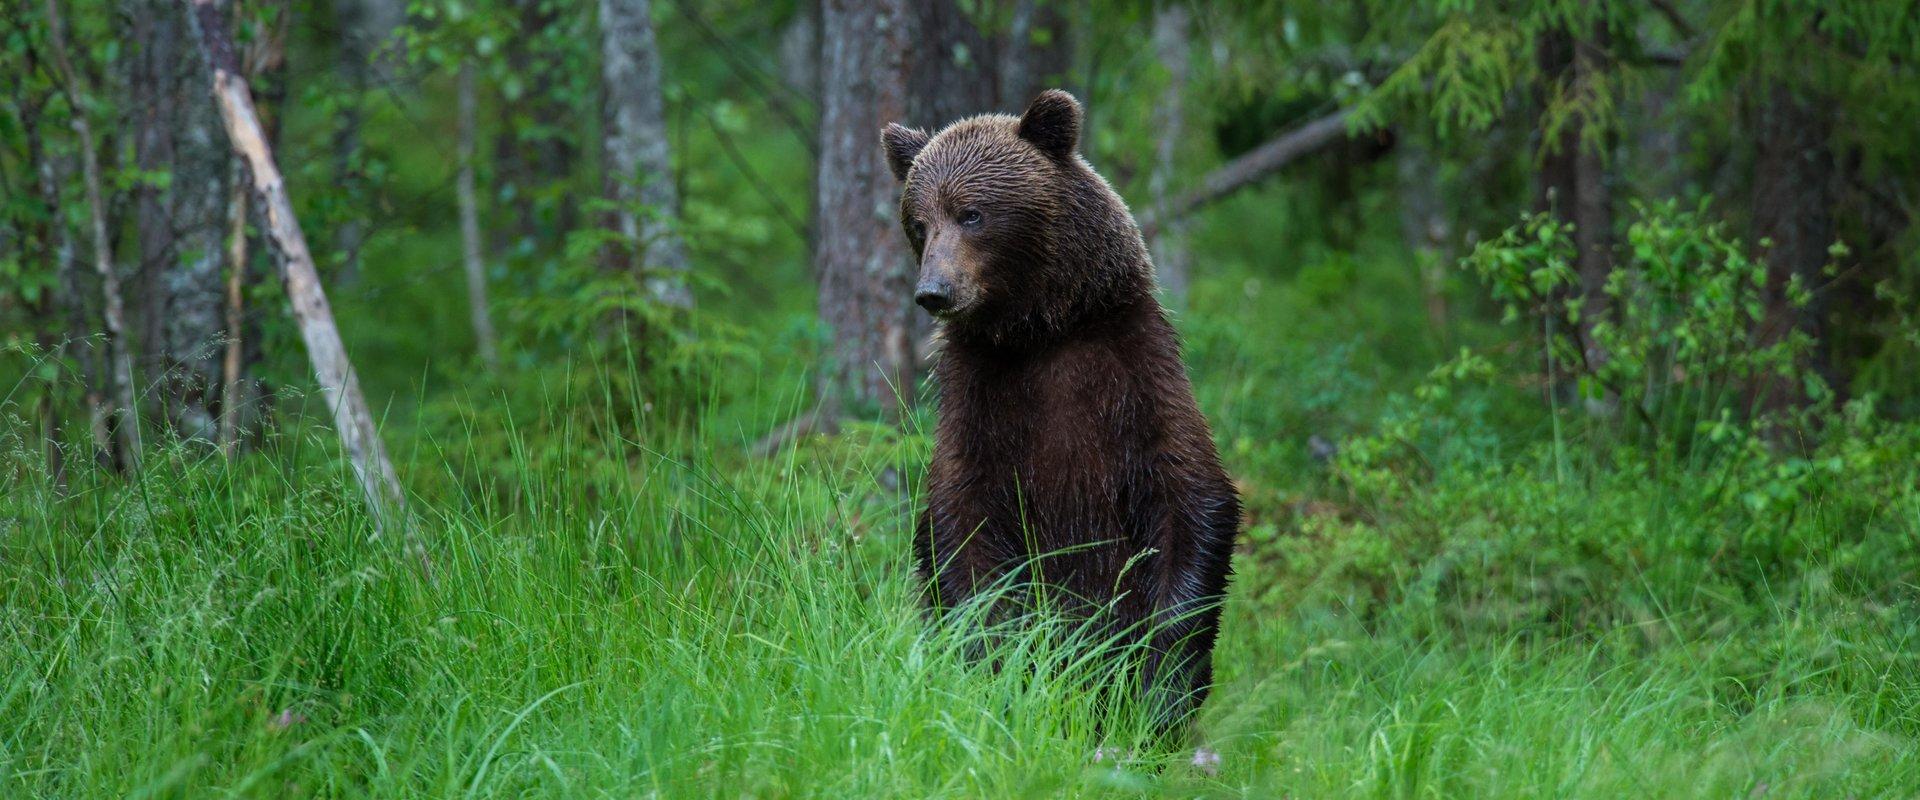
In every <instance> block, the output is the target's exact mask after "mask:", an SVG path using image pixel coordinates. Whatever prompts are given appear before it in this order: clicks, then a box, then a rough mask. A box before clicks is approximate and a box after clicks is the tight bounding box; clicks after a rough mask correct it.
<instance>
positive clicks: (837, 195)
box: [814, 0, 914, 419]
mask: <svg viewBox="0 0 1920 800" xmlns="http://www.w3.org/2000/svg"><path fill="white" fill-rule="evenodd" d="M821 14H822V16H821V31H822V37H821V54H820V78H821V104H820V105H821V108H820V160H819V165H818V172H817V173H816V176H815V189H816V195H815V201H816V202H815V208H816V209H817V213H818V215H819V220H818V231H819V233H818V241H817V242H816V243H815V247H814V268H815V271H816V273H817V274H818V276H819V281H820V296H819V307H820V318H821V319H822V320H824V321H826V323H827V324H828V326H830V327H831V328H832V329H833V344H832V345H831V347H830V350H829V352H828V358H827V360H826V364H825V365H824V366H823V368H822V373H821V376H820V381H821V385H820V399H821V404H822V406H823V408H824V409H825V410H826V411H827V412H828V413H827V414H826V415H825V416H826V417H827V418H828V419H832V418H835V417H838V416H841V415H843V414H847V413H852V412H855V411H863V410H867V409H872V408H878V409H879V410H881V411H882V412H883V413H894V412H897V411H898V403H899V402H911V399H912V396H913V391H914V387H913V385H912V384H911V379H912V371H911V364H910V355H909V350H910V347H909V345H908V341H909V331H910V323H909V317H908V312H909V311H910V309H911V308H912V306H911V301H912V298H911V294H912V292H911V291H910V288H909V284H910V282H911V278H910V275H909V268H910V264H911V260H910V257H909V255H908V253H907V250H906V245H905V242H904V241H903V237H902V236H901V235H900V231H899V225H898V220H897V219H896V218H895V217H896V215H897V213H898V212H897V210H896V208H895V205H894V193H895V187H894V177H893V175H892V174H891V173H890V172H889V170H888V169H887V168H886V166H885V165H884V159H883V158H882V153H881V148H880V142H879V135H880V129H881V127H882V126H884V125H886V124H887V123H888V122H892V121H896V120H899V119H901V118H902V116H903V115H904V114H905V113H906V80H905V78H906V75H905V71H904V67H905V63H904V61H905V57H906V34H907V24H906V22H907V20H906V17H905V8H904V3H903V2H901V0H824V3H823V6H822V8H821Z"/></svg>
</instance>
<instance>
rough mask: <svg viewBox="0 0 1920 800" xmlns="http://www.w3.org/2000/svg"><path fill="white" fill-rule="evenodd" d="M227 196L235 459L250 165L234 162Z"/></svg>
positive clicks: (230, 433) (223, 394) (229, 426)
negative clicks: (248, 171)
mask: <svg viewBox="0 0 1920 800" xmlns="http://www.w3.org/2000/svg"><path fill="white" fill-rule="evenodd" d="M227 193H228V195H229V197H228V200H227V307H226V322H227V328H226V336H227V341H226V348H225V351H224V352H223V353H222V356H221V359H220V438H219V443H220V453H221V454H222V455H224V456H226V457H227V458H233V456H234V454H235V453H237V452H239V445H240V409H242V408H244V407H245V406H246V400H245V398H243V397H242V396H241V392H242V387H243V385H244V382H245V380H246V377H245V376H246V325H247V291H246V290H247V166H246V163H245V162H243V161H241V160H240V159H238V158H235V159H233V179H232V180H231V181H229V182H228V188H227Z"/></svg>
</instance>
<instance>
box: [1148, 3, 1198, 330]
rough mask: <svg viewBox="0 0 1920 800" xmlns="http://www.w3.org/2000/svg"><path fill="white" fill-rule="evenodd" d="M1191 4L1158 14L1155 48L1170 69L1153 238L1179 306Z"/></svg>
mask: <svg viewBox="0 0 1920 800" xmlns="http://www.w3.org/2000/svg"><path fill="white" fill-rule="evenodd" d="M1189 27H1190V23H1189V21H1188V19H1187V7H1186V5H1184V4H1183V3H1180V2H1168V3H1166V5H1164V6H1162V7H1161V8H1160V10H1159V11H1158V12H1156V13H1155V14H1154V16H1153V50H1154V53H1155V54H1156V55H1157V56H1158V57H1159V59H1160V66H1161V67H1162V68H1164V69H1165V70H1166V73H1167V75H1166V78H1167V83H1166V86H1165V87H1163V88H1162V89H1161V91H1160V103H1159V104H1158V105H1157V106H1156V107H1155V108H1154V112H1153V116H1154V119H1153V126H1154V146H1153V172H1152V173H1151V174H1150V175H1148V177H1147V193H1148V195H1149V196H1150V197H1151V198H1152V203H1153V207H1154V209H1155V216H1156V217H1158V218H1160V219H1161V220H1163V222H1162V223H1161V224H1160V225H1159V226H1158V227H1157V228H1155V229H1154V231H1153V236H1152V237H1151V238H1150V239H1149V240H1148V241H1147V246H1148V249H1149V250H1150V251H1151V252H1152V253H1153V265H1154V267H1155V269H1156V271H1158V272H1159V276H1160V288H1161V289H1162V290H1163V291H1165V292H1166V294H1167V299H1168V300H1169V301H1170V302H1171V303H1172V305H1173V306H1174V307H1175V308H1184V307H1186V304H1187V280H1188V276H1187V243H1186V238H1187V237H1186V233H1187V225H1186V220H1185V218H1184V217H1178V216H1175V215H1174V214H1172V213H1171V211H1172V207H1171V205H1170V203H1171V202H1172V186H1173V173H1174V160H1175V157H1176V156H1178V155H1179V151H1180V143H1181V142H1182V141H1183V140H1185V138H1186V131H1185V129H1186V122H1187V113H1186V96H1187V79H1188V75H1189V73H1190V72H1191V69H1190V63H1189V60H1188V59H1189V58H1190V57H1191V51H1192V47H1191V39H1190V34H1189V33H1188V29H1189Z"/></svg>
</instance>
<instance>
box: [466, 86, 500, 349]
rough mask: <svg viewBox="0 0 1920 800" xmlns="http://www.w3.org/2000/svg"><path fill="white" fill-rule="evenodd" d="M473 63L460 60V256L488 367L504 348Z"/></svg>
mask: <svg viewBox="0 0 1920 800" xmlns="http://www.w3.org/2000/svg"><path fill="white" fill-rule="evenodd" d="M474 93H475V87H474V79H473V62H471V61H463V62H461V63H460V87H459V95H460V98H459V100H460V119H459V124H458V127H459V129H460V180H459V186H458V187H457V189H456V193H457V194H458V195H459V205H460V255H461V263H462V265H463V266H464V267H465V271H466V273H467V311H468V313H469V314H470V315H472V317H473V340H474V344H475V346H476V347H477V348H478V349H479V351H480V362H481V363H483V364H485V365H487V369H489V370H491V369H495V368H497V367H499V366H500V355H499V353H500V351H499V349H498V346H497V345H496V344H495V342H494V336H493V317H492V315H490V314H489V313H488V312H487V267H486V263H485V262H484V261H483V260H482V258H481V253H480V249H481V248H480V208H479V201H478V200H477V199H476V198H475V191H474V186H473V183H474V180H473V150H474V146H473V137H474V127H475V126H476V125H477V122H476V120H475V110H474V106H475V105H476V102H475V98H474Z"/></svg>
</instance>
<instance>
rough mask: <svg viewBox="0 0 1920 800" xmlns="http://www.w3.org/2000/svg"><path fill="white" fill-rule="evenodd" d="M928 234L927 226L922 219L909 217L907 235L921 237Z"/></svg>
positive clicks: (915, 237) (914, 237)
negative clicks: (922, 222)
mask: <svg viewBox="0 0 1920 800" xmlns="http://www.w3.org/2000/svg"><path fill="white" fill-rule="evenodd" d="M926 234H927V226H925V225H923V224H921V223H920V220H917V219H913V218H911V217H909V218H907V236H909V237H911V238H913V239H919V238H920V237H922V236H925V235H926Z"/></svg>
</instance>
